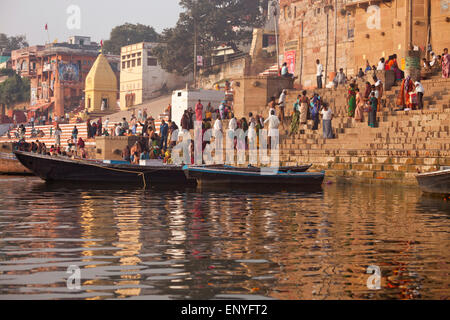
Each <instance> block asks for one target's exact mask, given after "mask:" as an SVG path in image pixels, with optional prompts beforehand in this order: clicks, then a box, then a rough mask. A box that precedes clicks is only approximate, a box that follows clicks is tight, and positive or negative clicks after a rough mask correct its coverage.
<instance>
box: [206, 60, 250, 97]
mask: <svg viewBox="0 0 450 320" xmlns="http://www.w3.org/2000/svg"><path fill="white" fill-rule="evenodd" d="M250 61H251V58H250V56H243V57H241V58H238V59H234V60H230V61H226V62H224V63H221V64H218V65H215V66H212V67H209V68H207V69H203V70H202V71H201V72H200V77H199V79H198V86H199V87H200V88H203V89H213V87H214V84H216V83H218V82H221V81H224V80H231V79H235V78H239V77H243V76H245V75H247V74H248V70H249V67H250Z"/></svg>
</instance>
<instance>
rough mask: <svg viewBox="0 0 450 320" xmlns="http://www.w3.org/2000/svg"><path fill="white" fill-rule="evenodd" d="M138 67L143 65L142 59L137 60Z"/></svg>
mask: <svg viewBox="0 0 450 320" xmlns="http://www.w3.org/2000/svg"><path fill="white" fill-rule="evenodd" d="M137 65H138V67H139V66H140V65H141V58H139V59H137Z"/></svg>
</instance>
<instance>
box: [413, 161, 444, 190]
mask: <svg viewBox="0 0 450 320" xmlns="http://www.w3.org/2000/svg"><path fill="white" fill-rule="evenodd" d="M416 179H417V182H418V183H419V187H420V189H421V190H422V191H423V192H425V193H430V194H436V195H442V194H443V195H450V167H443V168H442V170H439V171H434V172H427V173H419V174H418V175H416Z"/></svg>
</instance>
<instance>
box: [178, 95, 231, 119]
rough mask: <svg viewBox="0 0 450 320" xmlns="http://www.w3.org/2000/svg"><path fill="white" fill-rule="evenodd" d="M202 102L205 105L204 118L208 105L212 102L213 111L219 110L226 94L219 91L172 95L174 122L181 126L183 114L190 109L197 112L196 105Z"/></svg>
mask: <svg viewBox="0 0 450 320" xmlns="http://www.w3.org/2000/svg"><path fill="white" fill-rule="evenodd" d="M198 100H201V102H202V105H203V116H205V109H206V106H207V105H208V103H210V102H211V106H212V107H213V109H217V108H218V107H219V105H220V103H221V102H222V101H223V100H225V92H224V91H217V90H201V89H200V90H186V89H184V90H176V91H174V92H173V93H172V120H173V121H175V123H176V124H177V125H178V126H180V125H181V118H182V117H183V113H184V111H185V110H187V109H188V108H189V107H190V108H192V110H194V111H195V105H196V104H197V102H198Z"/></svg>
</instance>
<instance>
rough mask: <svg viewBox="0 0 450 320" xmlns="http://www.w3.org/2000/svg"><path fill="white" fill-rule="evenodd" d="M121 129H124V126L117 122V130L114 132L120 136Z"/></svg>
mask: <svg viewBox="0 0 450 320" xmlns="http://www.w3.org/2000/svg"><path fill="white" fill-rule="evenodd" d="M121 131H122V126H121V125H120V124H117V125H116V129H115V132H114V133H115V134H116V136H117V137H118V136H120V133H121Z"/></svg>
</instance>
